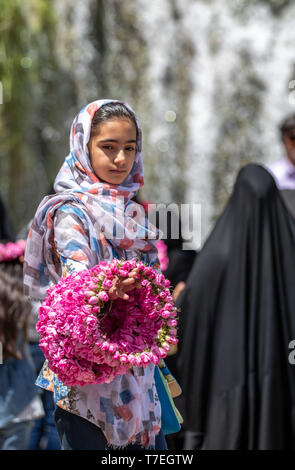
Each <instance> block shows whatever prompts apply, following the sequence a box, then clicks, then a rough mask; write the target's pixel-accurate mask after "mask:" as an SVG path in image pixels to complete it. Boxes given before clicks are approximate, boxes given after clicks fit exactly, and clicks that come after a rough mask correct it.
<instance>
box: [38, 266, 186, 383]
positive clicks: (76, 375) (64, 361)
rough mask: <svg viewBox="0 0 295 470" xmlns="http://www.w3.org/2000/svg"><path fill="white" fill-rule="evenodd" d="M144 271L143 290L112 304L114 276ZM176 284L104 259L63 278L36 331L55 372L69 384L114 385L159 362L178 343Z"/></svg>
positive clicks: (140, 268) (141, 276)
mask: <svg viewBox="0 0 295 470" xmlns="http://www.w3.org/2000/svg"><path fill="white" fill-rule="evenodd" d="M134 268H138V274H137V276H136V277H137V280H138V281H139V282H140V284H141V286H140V287H137V288H134V289H133V290H131V291H129V292H128V296H129V299H128V300H123V299H121V298H118V299H116V300H114V301H112V302H111V301H110V299H109V295H108V291H109V289H110V288H111V287H112V286H113V281H114V277H116V278H119V279H124V278H127V277H128V275H129V272H130V271H132V270H133V269H134ZM169 287H170V282H169V281H168V280H167V279H165V277H164V276H163V274H159V273H157V271H155V270H154V269H153V268H152V267H151V266H147V265H145V264H144V263H142V262H138V261H136V260H135V259H132V260H128V261H124V260H123V261H122V260H121V261H120V260H118V259H114V260H112V262H111V263H107V262H105V261H101V262H100V263H99V264H98V265H97V266H95V267H93V268H91V269H88V270H87V269H86V270H83V271H79V272H74V273H72V274H71V275H69V276H68V277H66V278H61V279H60V281H59V282H58V284H57V285H55V286H52V287H51V288H50V289H48V291H47V297H46V299H45V300H44V302H43V303H42V305H41V307H40V309H39V321H38V323H37V326H36V329H37V331H38V333H39V334H40V337H41V340H40V347H41V349H42V351H43V352H44V355H45V357H46V358H47V359H48V362H49V367H50V369H51V370H52V371H53V372H55V373H56V374H57V376H58V378H59V380H61V381H62V382H63V383H64V384H65V385H86V384H94V383H108V382H111V381H112V380H113V379H114V378H115V376H116V375H122V374H124V373H126V371H127V370H128V369H129V368H131V367H133V366H135V367H145V366H146V365H147V364H149V363H151V362H153V363H154V364H158V363H159V361H160V360H161V358H164V357H166V355H167V353H168V351H169V350H170V346H171V345H173V344H177V342H178V340H177V338H176V334H177V330H176V326H177V319H176V316H177V308H176V307H175V306H174V304H173V298H172V295H171V293H170V290H169Z"/></svg>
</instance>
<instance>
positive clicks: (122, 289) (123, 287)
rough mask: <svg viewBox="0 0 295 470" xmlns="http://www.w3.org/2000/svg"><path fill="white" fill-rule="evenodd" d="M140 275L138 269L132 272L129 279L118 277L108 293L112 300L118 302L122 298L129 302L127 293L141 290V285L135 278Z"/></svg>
mask: <svg viewBox="0 0 295 470" xmlns="http://www.w3.org/2000/svg"><path fill="white" fill-rule="evenodd" d="M137 274H138V268H135V269H133V270H132V271H130V273H129V275H128V278H126V279H123V280H122V279H119V277H118V276H115V277H114V280H113V286H112V287H111V288H110V289H109V291H108V296H109V298H110V299H111V300H116V299H118V298H121V299H123V300H128V299H129V295H128V294H126V292H128V291H130V290H132V289H136V288H140V287H141V283H140V282H139V281H137V279H136V278H135V276H136V275H137Z"/></svg>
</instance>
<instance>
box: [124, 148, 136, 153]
mask: <svg viewBox="0 0 295 470" xmlns="http://www.w3.org/2000/svg"><path fill="white" fill-rule="evenodd" d="M126 150H128V152H133V151H134V150H135V148H134V147H126Z"/></svg>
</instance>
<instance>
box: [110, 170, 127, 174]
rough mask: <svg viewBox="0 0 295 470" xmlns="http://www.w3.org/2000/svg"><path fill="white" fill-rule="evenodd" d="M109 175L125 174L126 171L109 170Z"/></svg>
mask: <svg viewBox="0 0 295 470" xmlns="http://www.w3.org/2000/svg"><path fill="white" fill-rule="evenodd" d="M110 172H111V173H118V174H119V173H126V170H110Z"/></svg>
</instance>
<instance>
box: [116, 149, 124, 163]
mask: <svg viewBox="0 0 295 470" xmlns="http://www.w3.org/2000/svg"><path fill="white" fill-rule="evenodd" d="M124 160H125V153H124V150H123V149H121V150H119V152H118V153H117V155H116V157H115V162H123V161H124Z"/></svg>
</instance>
